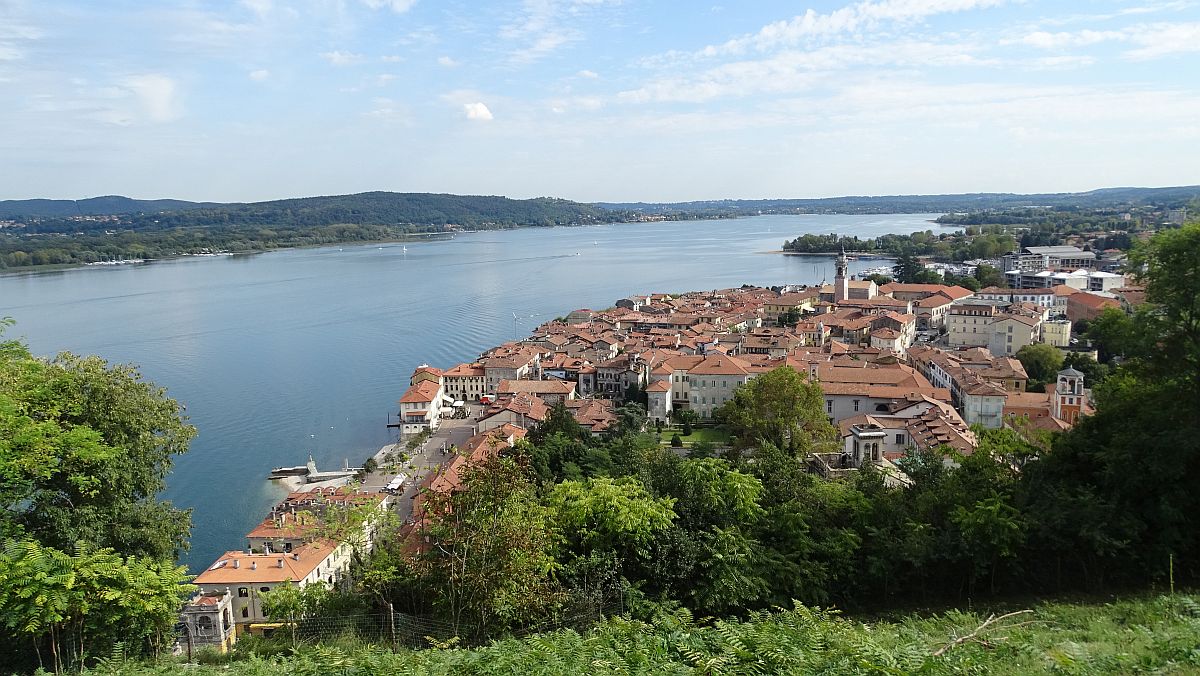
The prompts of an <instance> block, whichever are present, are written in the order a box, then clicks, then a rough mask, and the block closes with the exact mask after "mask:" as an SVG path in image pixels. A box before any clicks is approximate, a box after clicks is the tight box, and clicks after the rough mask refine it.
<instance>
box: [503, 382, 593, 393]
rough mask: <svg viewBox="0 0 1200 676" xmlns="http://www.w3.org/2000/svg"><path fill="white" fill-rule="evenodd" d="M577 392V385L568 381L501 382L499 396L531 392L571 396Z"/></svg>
mask: <svg viewBox="0 0 1200 676" xmlns="http://www.w3.org/2000/svg"><path fill="white" fill-rule="evenodd" d="M574 391H575V383H573V382H568V381H566V380H501V381H500V386H499V387H498V388H497V390H496V392H497V394H516V393H518V392H529V393H531V394H538V395H542V394H557V395H564V396H565V395H569V394H571V393H573V392H574Z"/></svg>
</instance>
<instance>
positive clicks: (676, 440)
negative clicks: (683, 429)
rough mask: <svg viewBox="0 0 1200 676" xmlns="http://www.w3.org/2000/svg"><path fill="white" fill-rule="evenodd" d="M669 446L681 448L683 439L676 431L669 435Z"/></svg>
mask: <svg viewBox="0 0 1200 676" xmlns="http://www.w3.org/2000/svg"><path fill="white" fill-rule="evenodd" d="M671 447H672V448H683V439H682V438H680V436H679V433H678V432H676V433H675V434H672V435H671Z"/></svg>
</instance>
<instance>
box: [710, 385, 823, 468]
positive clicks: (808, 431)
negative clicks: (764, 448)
mask: <svg viewBox="0 0 1200 676" xmlns="http://www.w3.org/2000/svg"><path fill="white" fill-rule="evenodd" d="M824 402H825V398H824V395H823V394H822V392H821V386H820V385H818V384H816V383H810V382H808V381H807V380H806V379H805V378H804V377H803V376H801V375H800V374H799V373H797V372H796V370H795V369H793V368H792V367H790V366H783V367H781V368H777V369H774V370H772V371H768V372H766V373H763V374H761V375H759V376H758V377H757V378H755V379H753V380H751V381H750V382H749V383H746V384H745V385H743V386H741V387H739V388H738V389H737V391H736V392H734V395H733V398H732V399H730V400H729V401H728V402H726V403H725V404H724V405H722V406H721V407H720V408H719V409H717V410H716V412H715V413H714V417H715V418H717V419H718V420H721V421H722V422H724V423H725V424H726V425H727V426H728V427H729V430H730V432H731V433H732V434H733V435H734V436H736V437H737V439H738V443H739V444H741V445H742V446H753V445H755V444H759V443H769V444H773V445H774V446H776V447H778V448H783V449H789V450H791V451H792V452H794V453H795V452H801V451H805V450H807V449H809V448H811V447H812V446H813V445H815V444H821V443H824V442H829V441H832V440H833V438H834V436H835V433H834V430H833V426H832V425H830V424H829V419H828V418H826V417H825V409H824Z"/></svg>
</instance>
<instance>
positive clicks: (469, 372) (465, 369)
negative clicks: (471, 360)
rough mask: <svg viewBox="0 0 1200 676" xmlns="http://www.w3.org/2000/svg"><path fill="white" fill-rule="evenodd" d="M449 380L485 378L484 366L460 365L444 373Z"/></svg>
mask: <svg viewBox="0 0 1200 676" xmlns="http://www.w3.org/2000/svg"><path fill="white" fill-rule="evenodd" d="M442 375H443V376H445V377H447V378H465V377H475V378H482V377H483V366H481V365H480V364H459V365H458V366H455V367H454V368H451V369H447V370H446V371H443V372H442Z"/></svg>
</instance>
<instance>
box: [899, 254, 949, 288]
mask: <svg viewBox="0 0 1200 676" xmlns="http://www.w3.org/2000/svg"><path fill="white" fill-rule="evenodd" d="M892 273H893V276H894V277H895V279H896V281H897V282H900V283H901V284H940V283H941V282H942V277H941V275H939V274H938V273H936V272H934V271H933V270H929V269H927V268H926V267H925V266H924V265H923V264H922V263H921V261H919V260H917V257H916V256H914V255H912V254H910V253H904V254H901V255H900V256H898V257H897V258H896V265H895V266H893V267H892Z"/></svg>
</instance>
